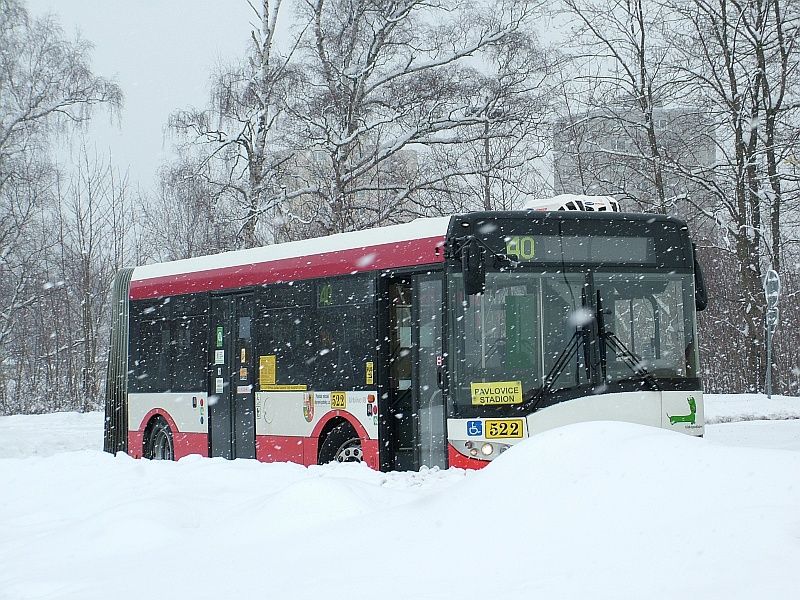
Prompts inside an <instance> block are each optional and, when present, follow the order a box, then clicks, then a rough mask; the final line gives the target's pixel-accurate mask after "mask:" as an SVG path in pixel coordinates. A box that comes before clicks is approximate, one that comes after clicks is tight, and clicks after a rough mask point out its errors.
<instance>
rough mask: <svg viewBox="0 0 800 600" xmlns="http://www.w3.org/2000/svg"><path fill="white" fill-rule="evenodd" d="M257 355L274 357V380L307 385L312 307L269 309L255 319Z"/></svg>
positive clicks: (313, 328) (308, 383)
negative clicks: (256, 323)
mask: <svg viewBox="0 0 800 600" xmlns="http://www.w3.org/2000/svg"><path fill="white" fill-rule="evenodd" d="M257 327H258V330H257V331H258V334H257V338H256V339H257V343H258V344H259V346H258V354H259V355H261V356H269V355H274V356H275V383H278V384H284V385H287V384H295V385H308V386H309V389H310V388H311V372H312V368H311V366H310V365H311V364H312V363H313V361H312V360H311V358H312V357H313V355H314V350H313V347H312V346H313V337H314V330H315V326H314V313H313V311H312V310H311V307H308V306H305V307H303V306H300V307H295V308H281V309H272V310H268V311H266V312H262V313H261V315H259V318H258V325H257Z"/></svg>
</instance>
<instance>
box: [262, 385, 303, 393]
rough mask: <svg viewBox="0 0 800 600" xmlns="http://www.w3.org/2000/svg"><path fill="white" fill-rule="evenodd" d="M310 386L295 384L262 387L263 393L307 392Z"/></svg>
mask: <svg viewBox="0 0 800 600" xmlns="http://www.w3.org/2000/svg"><path fill="white" fill-rule="evenodd" d="M307 389H308V386H307V385H305V384H293V383H273V384H271V385H263V386H261V391H262V392H305V391H306V390H307Z"/></svg>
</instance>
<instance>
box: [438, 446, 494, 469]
mask: <svg viewBox="0 0 800 600" xmlns="http://www.w3.org/2000/svg"><path fill="white" fill-rule="evenodd" d="M447 459H448V463H449V466H450V467H455V468H457V469H472V470H475V469H482V468H484V467H485V466H486V465H488V464H489V461H488V460H479V459H477V458H470V457H469V456H464V455H463V454H461V452H459V451H458V450H456V449H455V448H453V446H452V445H451V444H447Z"/></svg>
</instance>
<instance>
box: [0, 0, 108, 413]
mask: <svg viewBox="0 0 800 600" xmlns="http://www.w3.org/2000/svg"><path fill="white" fill-rule="evenodd" d="M10 49H13V51H10ZM90 50H91V46H90V44H88V42H86V41H84V40H82V39H80V38H77V39H75V40H72V41H70V40H67V39H65V37H64V35H63V33H62V31H61V29H60V27H59V26H58V24H57V23H56V21H55V20H54V19H53V18H52V17H46V18H41V19H34V18H31V17H30V16H29V14H28V12H27V11H26V10H25V8H24V6H23V5H22V3H20V2H18V1H17V0H0V356H2V357H3V358H2V362H0V410H8V406H9V405H8V402H9V398H10V395H11V394H15V395H17V397H19V392H20V390H19V383H20V382H26V384H28V383H30V382H31V380H30V379H26V378H25V377H27V376H29V375H30V373H26V374H25V376H23V373H22V372H23V371H24V370H25V369H26V365H27V364H28V363H27V360H26V358H27V359H29V360H35V358H36V356H35V355H33V356H26V355H25V354H24V352H25V351H27V349H29V348H30V344H28V343H27V342H28V338H29V335H28V334H29V333H30V332H26V331H25V329H24V324H23V322H25V318H24V317H25V315H26V314H27V313H29V312H30V311H31V310H32V309H33V307H34V306H36V305H37V302H38V295H39V292H40V291H41V281H40V277H39V275H38V274H39V272H40V271H39V267H40V266H41V264H40V261H41V257H42V252H43V250H44V249H46V248H47V247H48V246H49V245H50V244H51V243H52V240H51V239H49V238H48V237H46V232H45V231H43V230H42V222H43V215H44V211H45V209H46V208H47V203H48V201H50V200H52V199H53V198H54V193H53V186H54V182H55V181H56V176H55V170H54V169H53V167H52V166H51V165H50V164H49V163H48V161H47V151H48V149H49V145H50V142H51V139H52V136H53V134H54V133H56V132H59V131H64V130H65V129H66V128H70V127H75V126H80V125H82V124H83V123H85V122H86V121H87V120H88V119H89V118H90V116H91V111H92V108H94V107H95V106H97V105H100V104H102V105H105V106H109V107H111V108H112V109H116V108H119V106H120V104H121V101H122V93H121V91H120V89H119V87H118V86H117V85H116V84H114V83H113V82H111V81H109V80H108V79H105V78H103V77H97V76H96V75H94V74H93V73H92V71H91V68H90V65H89V53H90ZM28 323H29V321H28ZM48 331H49V330H48ZM10 348H13V349H14V350H15V351H14V352H11V351H10V350H9V349H10Z"/></svg>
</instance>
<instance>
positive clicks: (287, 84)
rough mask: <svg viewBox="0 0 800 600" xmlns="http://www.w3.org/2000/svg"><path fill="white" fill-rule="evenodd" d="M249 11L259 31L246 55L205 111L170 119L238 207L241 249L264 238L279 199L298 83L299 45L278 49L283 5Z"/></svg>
mask: <svg viewBox="0 0 800 600" xmlns="http://www.w3.org/2000/svg"><path fill="white" fill-rule="evenodd" d="M250 6H251V8H252V9H253V14H254V20H255V24H256V26H255V27H254V28H253V29H252V31H251V33H250V48H249V53H248V55H247V57H246V58H245V59H244V60H242V61H240V62H238V63H236V64H233V65H229V66H226V67H223V68H222V69H221V70H219V72H217V73H216V74H215V75H214V77H213V81H212V91H211V103H210V106H209V107H208V108H206V109H193V108H192V109H185V110H180V111H177V112H175V113H174V114H173V115H172V116H171V117H170V120H169V125H170V128H171V129H172V130H173V131H175V132H176V133H177V134H178V135H179V139H180V140H181V142H182V143H183V144H184V145H185V146H186V148H184V149H185V150H186V149H187V148H193V150H194V151H196V152H197V153H198V154H199V155H200V156H201V157H202V160H201V161H200V162H199V164H198V169H197V171H196V172H195V176H197V177H202V178H204V179H205V181H206V182H207V184H208V185H209V186H210V187H211V188H212V189H213V190H214V193H215V194H217V195H218V196H220V197H223V196H224V197H227V198H228V199H230V200H232V201H233V202H235V203H236V205H237V206H238V213H239V214H238V216H237V217H236V222H237V223H238V230H239V232H238V237H239V246H241V247H244V248H252V247H253V246H256V245H258V244H259V243H260V242H263V241H266V239H268V238H266V237H264V234H263V233H259V223H260V222H261V221H262V220H263V217H264V215H270V213H272V212H273V211H274V209H275V208H276V206H277V204H278V203H279V202H280V201H281V200H282V195H281V190H282V188H281V180H282V173H283V172H284V171H285V168H286V164H287V162H288V161H289V160H290V159H291V157H292V149H291V147H289V146H288V145H287V144H286V142H285V139H284V132H283V131H282V128H281V123H282V121H283V119H284V117H285V114H286V109H287V105H288V103H289V100H290V98H291V97H292V95H293V94H294V93H296V92H297V91H298V88H299V83H300V81H301V73H300V72H299V71H297V69H296V68H295V67H294V65H293V64H292V62H291V58H292V55H293V52H294V49H295V48H296V40H295V41H291V40H290V41H289V42H288V50H286V51H284V52H281V51H280V50H279V48H278V39H277V36H278V34H279V31H281V30H286V29H287V28H288V24H287V17H286V16H285V15H284V14H283V13H282V11H281V8H282V1H281V0H261V2H260V3H259V4H258V5H255V4H253V3H250ZM283 12H286V10H285V9H284V11H283Z"/></svg>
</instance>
